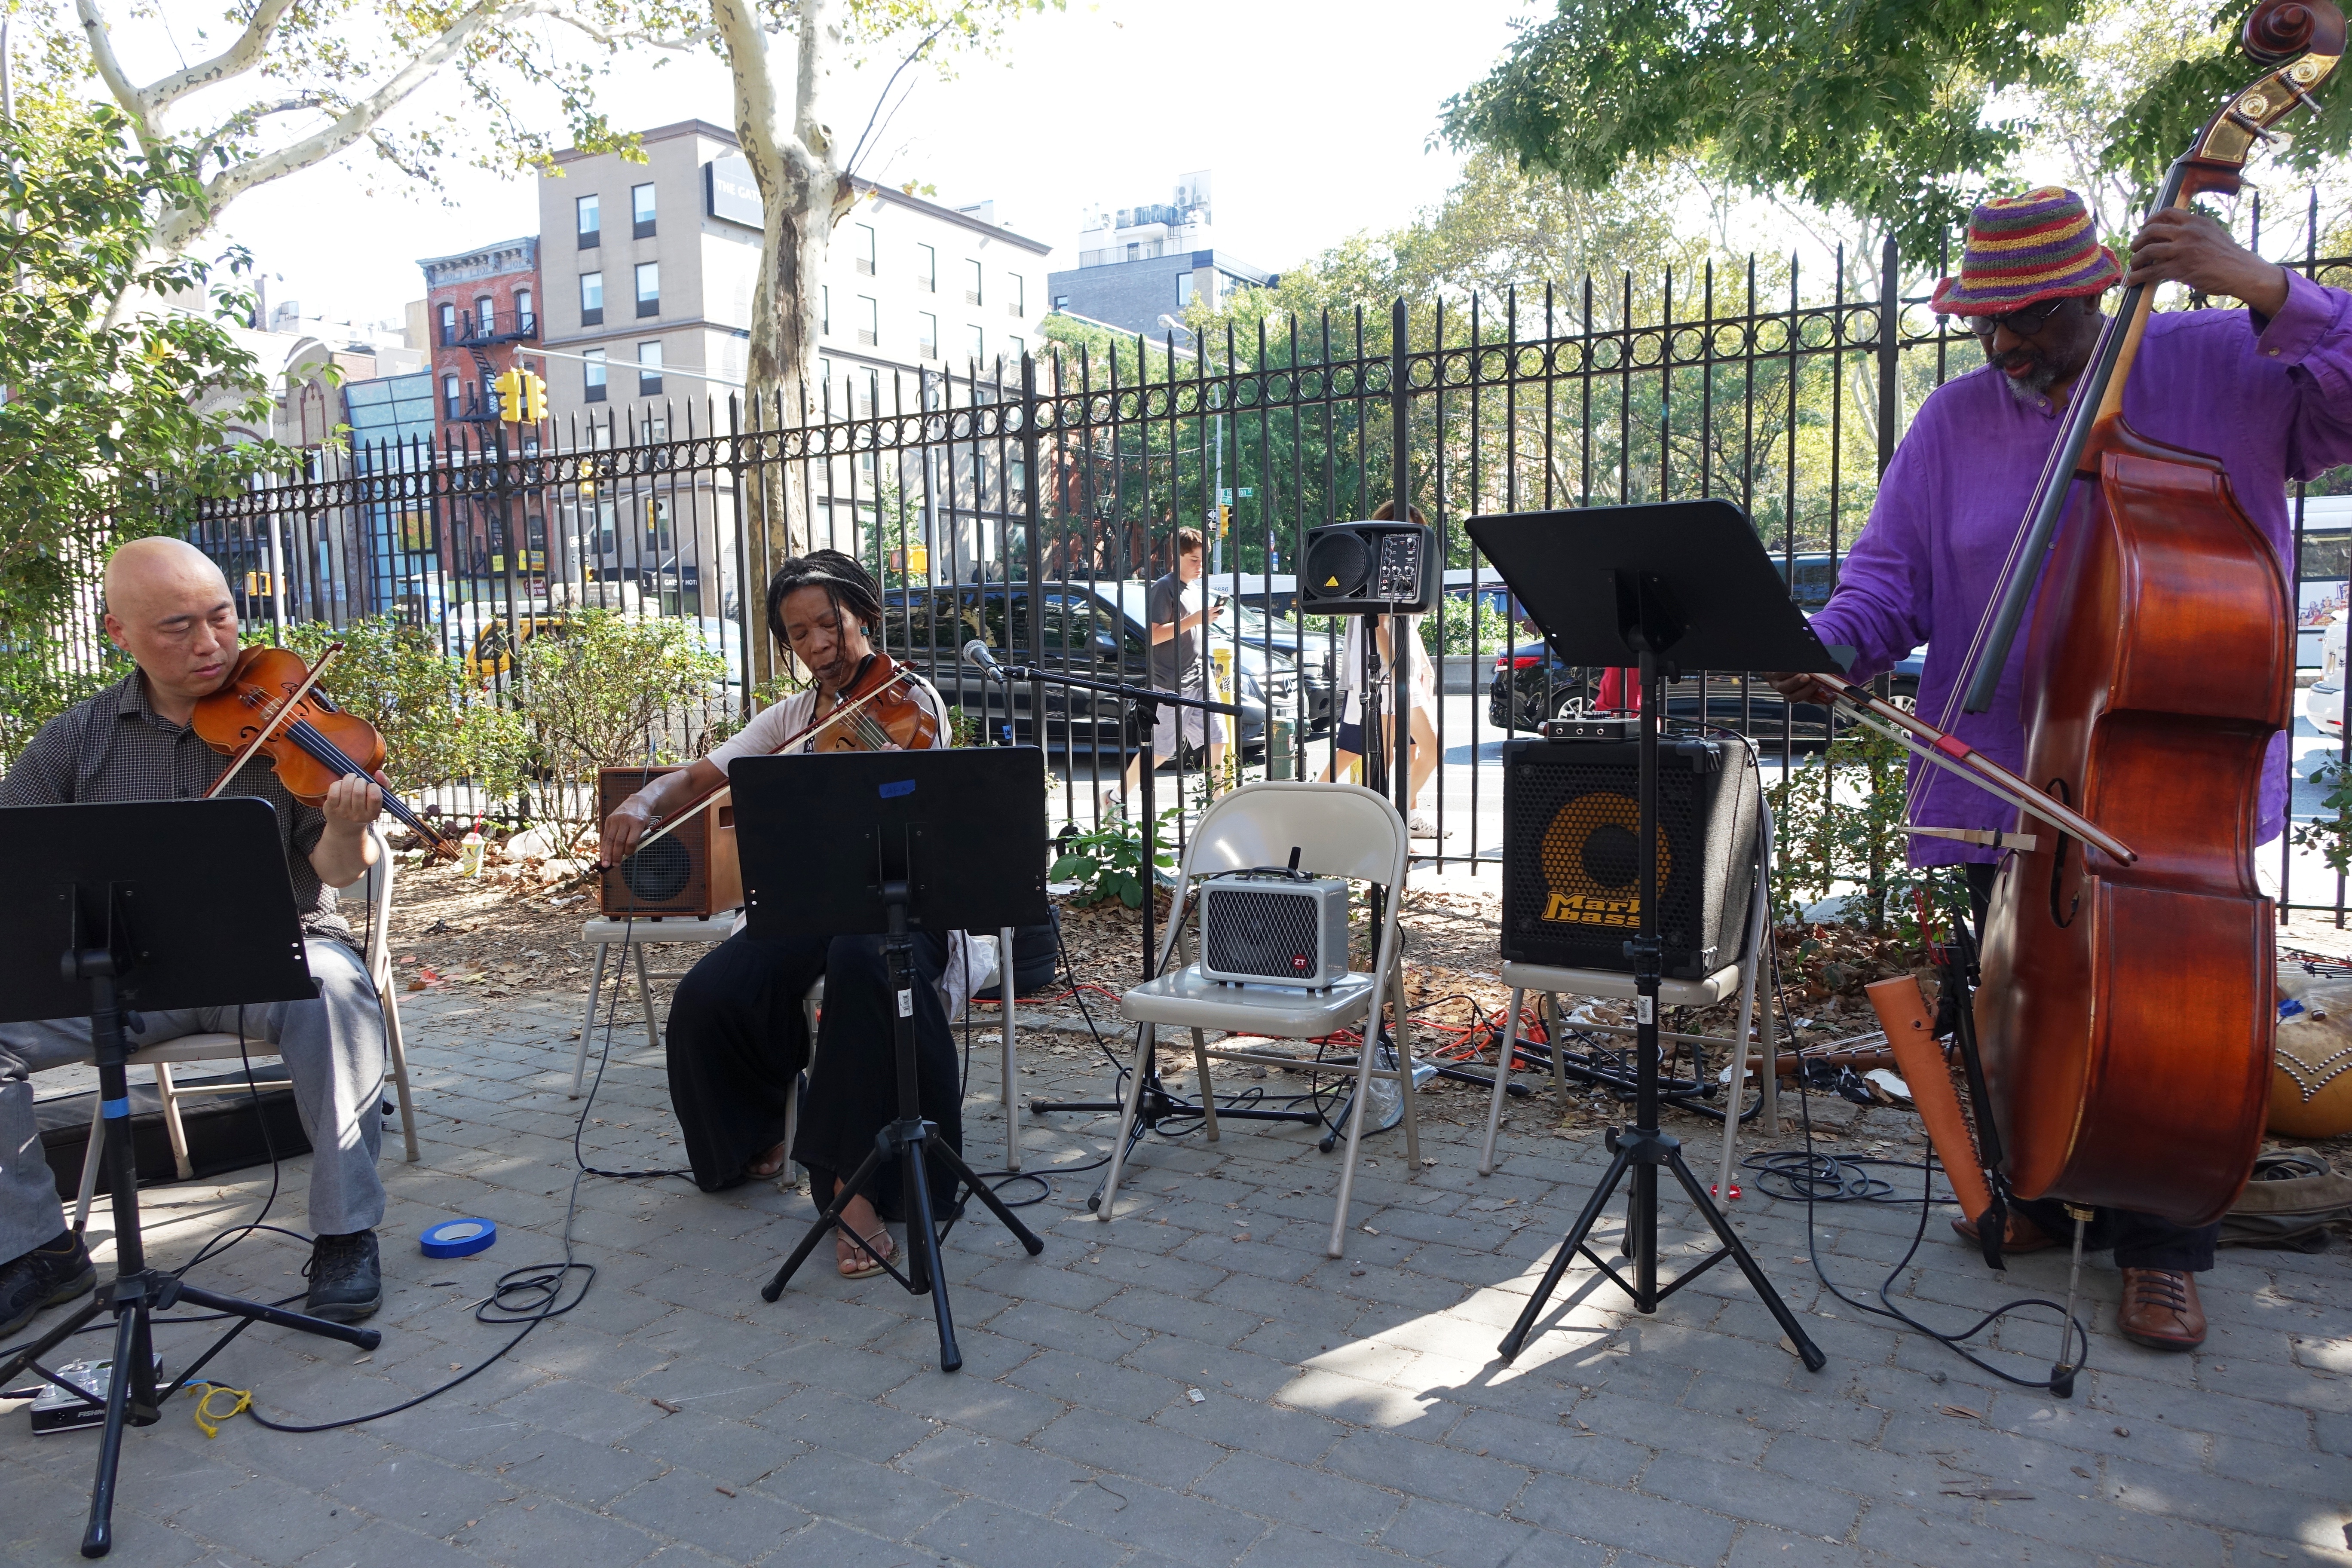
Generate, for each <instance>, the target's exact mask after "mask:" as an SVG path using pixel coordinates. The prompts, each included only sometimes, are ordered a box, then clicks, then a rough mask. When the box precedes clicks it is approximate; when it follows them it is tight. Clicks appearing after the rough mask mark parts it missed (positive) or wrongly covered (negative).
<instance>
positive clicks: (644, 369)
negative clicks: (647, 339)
mask: <svg viewBox="0 0 2352 1568" xmlns="http://www.w3.org/2000/svg"><path fill="white" fill-rule="evenodd" d="M661 389H662V350H661V344H659V343H657V342H653V343H639V344H638V345H637V395H638V396H639V397H658V396H660V395H661Z"/></svg>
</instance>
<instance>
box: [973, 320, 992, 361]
mask: <svg viewBox="0 0 2352 1568" xmlns="http://www.w3.org/2000/svg"><path fill="white" fill-rule="evenodd" d="M987 357H988V334H987V333H986V332H983V331H981V330H980V329H979V328H978V327H974V328H973V329H972V330H971V363H974V364H978V363H981V362H982V360H984V359H986V358H987Z"/></svg>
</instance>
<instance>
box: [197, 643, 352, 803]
mask: <svg viewBox="0 0 2352 1568" xmlns="http://www.w3.org/2000/svg"><path fill="white" fill-rule="evenodd" d="M342 651H343V645H342V644H341V643H339V642H331V643H329V644H328V645H327V651H326V652H324V653H322V654H320V656H319V662H318V663H316V664H314V665H312V666H311V667H310V673H309V674H308V675H305V676H304V677H303V678H302V684H301V685H299V686H298V687H296V688H295V689H294V690H293V693H292V695H290V696H289V697H288V698H287V699H286V700H285V701H283V702H280V703H279V704H278V710H277V711H276V712H274V713H272V714H270V715H269V716H268V718H266V719H265V720H263V721H262V725H261V730H260V732H259V733H257V734H256V735H255V736H254V737H253V739H252V741H251V742H249V743H247V746H246V748H245V750H243V751H242V752H238V753H237V754H236V761H235V762H233V763H229V765H228V767H227V768H226V770H225V771H224V772H223V773H221V776H220V777H218V778H216V779H215V780H214V781H213V787H212V788H210V789H208V790H206V791H205V796H204V797H205V799H206V800H210V799H212V798H213V797H214V796H215V795H219V794H220V792H221V791H223V790H225V789H226V788H227V787H228V782H229V780H231V779H233V778H235V777H236V775H237V773H239V772H240V771H241V770H242V769H243V768H244V767H245V764H246V763H249V762H251V761H252V760H253V754H254V753H255V752H258V751H259V750H261V748H262V747H263V746H265V745H267V744H268V743H269V737H270V735H271V734H272V733H273V732H274V731H276V730H277V728H278V721H279V720H281V719H283V718H284V717H285V715H286V713H287V711H288V710H289V709H292V708H294V707H296V706H298V705H299V703H300V702H301V700H302V699H304V698H305V697H308V696H310V688H312V687H314V686H316V685H318V684H319V677H320V676H321V675H323V674H325V673H326V670H327V666H328V664H329V663H331V661H332V660H333V659H334V658H335V656H336V655H337V654H339V653H341V652H342ZM231 679H235V670H234V669H233V668H232V670H231Z"/></svg>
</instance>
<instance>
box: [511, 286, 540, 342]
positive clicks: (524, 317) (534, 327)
mask: <svg viewBox="0 0 2352 1568" xmlns="http://www.w3.org/2000/svg"><path fill="white" fill-rule="evenodd" d="M530 307H531V298H530V289H516V290H515V331H518V332H521V333H522V334H524V335H525V336H529V335H530V334H531V333H533V332H536V331H539V316H538V314H537V312H535V311H534V310H531V308H530Z"/></svg>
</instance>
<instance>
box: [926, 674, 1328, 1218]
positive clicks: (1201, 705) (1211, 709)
mask: <svg viewBox="0 0 2352 1568" xmlns="http://www.w3.org/2000/svg"><path fill="white" fill-rule="evenodd" d="M967 657H969V650H967ZM971 662H972V663H974V664H977V665H980V667H981V668H982V669H986V670H988V671H989V672H990V673H991V674H993V675H995V676H996V677H997V678H998V679H1002V680H1003V681H1005V682H1007V683H1008V696H1007V700H1008V703H1009V701H1010V692H1009V686H1010V683H1011V682H1013V681H1043V682H1045V683H1046V684H1047V685H1052V686H1059V687H1063V688H1065V689H1075V690H1079V691H1099V692H1103V693H1105V694H1107V695H1109V696H1113V697H1121V698H1125V699H1126V700H1128V702H1129V703H1130V704H1132V705H1133V709H1132V710H1133V712H1134V715H1135V717H1136V719H1137V720H1138V721H1139V726H1140V728H1141V731H1142V734H1143V739H1142V742H1141V750H1142V752H1143V769H1142V773H1143V853H1142V865H1141V868H1140V869H1141V871H1142V875H1143V962H1142V963H1141V965H1140V966H1139V967H1140V969H1141V971H1142V978H1143V979H1145V980H1149V979H1150V978H1151V977H1152V975H1153V973H1156V971H1157V970H1158V967H1159V959H1158V951H1159V949H1158V943H1157V942H1156V941H1155V940H1154V937H1155V931H1154V930H1153V927H1154V924H1155V922H1154V920H1153V911H1152V907H1151V896H1152V893H1153V891H1154V890H1155V889H1156V887H1157V879H1156V877H1155V872H1156V870H1157V863H1156V860H1155V855H1156V851H1157V846H1156V844H1155V842H1154V838H1153V836H1154V834H1155V833H1157V831H1158V830H1159V826H1160V820H1159V815H1158V811H1157V809H1156V808H1157V802H1156V801H1155V800H1154V799H1153V792H1152V778H1153V775H1154V774H1155V773H1157V772H1158V771H1159V766H1160V761H1159V758H1158V756H1157V755H1156V754H1155V753H1154V752H1153V750H1152V743H1151V742H1152V731H1154V730H1155V729H1157V728H1158V726H1159V722H1160V708H1161V707H1162V706H1166V707H1170V708H1193V709H1198V710H1200V711H1202V712H1203V713H1227V714H1231V715H1233V716H1234V717H1235V718H1239V717H1240V715H1241V710H1240V709H1239V708H1236V707H1235V706H1234V705H1233V704H1232V703H1230V702H1213V701H1211V700H1208V699H1207V698H1205V697H1186V696H1183V695H1181V694H1180V693H1178V692H1173V691H1163V690H1160V689H1158V688H1156V687H1150V686H1136V685H1132V684H1130V683H1129V682H1127V681H1123V680H1094V679H1087V678H1086V677H1083V676H1076V675H1064V674H1061V673H1059V672H1057V671H1055V670H1050V669H1039V668H1036V667H1034V666H1033V665H1024V664H1013V665H996V663H995V660H994V659H989V660H988V661H987V662H986V663H982V661H981V660H980V659H978V658H972V659H971ZM992 667H993V668H992ZM1041 732H1042V730H1041ZM1236 742H1238V737H1236ZM1169 916H1170V918H1171V920H1179V921H1181V919H1183V910H1182V908H1181V905H1180V906H1178V907H1175V908H1172V909H1171V910H1170V911H1169ZM1147 1072H1148V1076H1147V1077H1146V1078H1145V1079H1144V1083H1143V1091H1142V1094H1141V1096H1140V1097H1139V1099H1138V1100H1137V1101H1136V1111H1135V1125H1134V1127H1133V1129H1132V1130H1131V1131H1130V1132H1129V1144H1130V1145H1132V1144H1133V1143H1135V1142H1140V1141H1141V1139H1142V1137H1143V1135H1144V1134H1145V1133H1146V1132H1149V1131H1157V1130H1158V1128H1159V1124H1160V1122H1162V1121H1173V1120H1177V1119H1180V1118H1183V1117H1191V1116H1198V1115H1200V1114H1201V1108H1200V1107H1199V1106H1197V1105H1194V1104H1193V1103H1192V1102H1191V1101H1189V1100H1182V1099H1180V1098H1179V1097H1177V1096H1176V1095H1173V1094H1171V1093H1169V1092H1168V1089H1167V1088H1166V1087H1165V1086H1164V1085H1163V1084H1161V1082H1160V1068H1159V1064H1158V1063H1156V1062H1154V1063H1151V1064H1150V1065H1149V1067H1148V1068H1147ZM1125 1109H1127V1108H1126V1106H1125V1104H1124V1103H1123V1102H1121V1101H1119V1100H1031V1101H1030V1102H1029V1111H1030V1114H1031V1115H1033V1116H1044V1115H1046V1114H1047V1113H1049V1112H1054V1111H1064V1110H1068V1111H1087V1112H1102V1111H1117V1110H1125ZM1217 1115H1218V1117H1219V1118H1220V1119H1224V1118H1230V1119H1232V1120H1234V1121H1297V1122H1306V1123H1319V1122H1320V1121H1322V1120H1323V1118H1322V1116H1321V1114H1320V1113H1319V1112H1317V1111H1313V1110H1253V1109H1235V1110H1223V1109H1222V1108H1221V1109H1220V1110H1218V1111H1217ZM1101 1200H1102V1190H1101V1188H1099V1187H1097V1188H1096V1190H1095V1191H1094V1193H1093V1194H1090V1195H1089V1196H1088V1197H1087V1207H1088V1208H1089V1209H1092V1208H1096V1207H1097V1206H1098V1205H1099V1204H1100V1203H1101Z"/></svg>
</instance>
